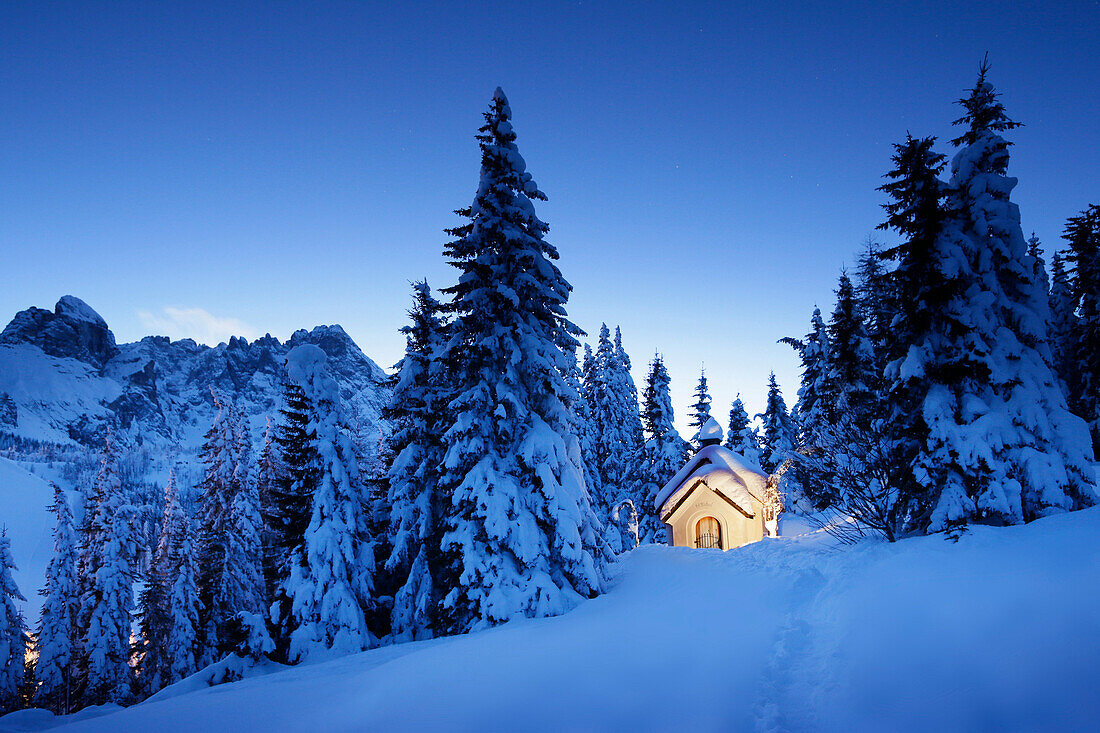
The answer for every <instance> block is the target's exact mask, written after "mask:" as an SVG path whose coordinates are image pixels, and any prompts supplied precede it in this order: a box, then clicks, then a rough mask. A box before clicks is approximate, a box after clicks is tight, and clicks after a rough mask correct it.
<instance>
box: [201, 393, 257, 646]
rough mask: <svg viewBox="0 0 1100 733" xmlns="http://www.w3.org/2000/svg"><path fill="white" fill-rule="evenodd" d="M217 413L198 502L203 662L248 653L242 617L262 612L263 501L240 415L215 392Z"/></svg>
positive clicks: (209, 436) (204, 455) (204, 454)
mask: <svg viewBox="0 0 1100 733" xmlns="http://www.w3.org/2000/svg"><path fill="white" fill-rule="evenodd" d="M211 394H212V395H213V398H214V405H215V407H216V408H217V410H218V412H217V415H216V416H215V418H214V423H213V425H212V426H211V427H210V430H208V431H207V433H206V441H205V442H204V443H203V448H202V455H201V457H202V461H203V463H204V464H205V465H206V470H205V473H204V476H203V481H202V484H201V485H200V489H201V496H200V498H199V531H198V547H199V551H198V557H199V578H198V584H199V593H200V600H201V602H202V629H201V635H202V647H203V653H204V657H203V659H202V664H203V665H205V664H209V663H210V662H213V661H216V660H217V659H219V658H221V657H222V656H224V655H225V654H227V653H229V652H234V651H245V650H243V649H242V648H241V645H242V644H243V643H244V642H245V641H246V640H247V639H246V637H247V634H246V633H245V632H244V630H243V629H242V626H241V618H240V617H241V614H248V615H249V616H254V615H257V614H263V613H264V610H265V606H266V602H265V596H266V593H265V587H264V582H263V570H262V565H261V562H262V549H261V539H260V532H261V527H262V522H261V519H260V514H259V498H258V496H257V495H256V487H255V485H254V484H253V483H252V482H251V481H249V476H248V474H249V467H248V466H249V460H250V456H249V447H248V440H247V437H246V434H245V433H244V430H245V428H244V426H243V425H242V420H241V416H240V415H239V413H237V412H236V410H235V409H234V408H233V406H232V405H231V404H230V403H229V402H228V401H227V400H226V399H225V398H224V397H223V396H221V395H219V394H217V393H216V392H214V391H213V390H212V391H211Z"/></svg>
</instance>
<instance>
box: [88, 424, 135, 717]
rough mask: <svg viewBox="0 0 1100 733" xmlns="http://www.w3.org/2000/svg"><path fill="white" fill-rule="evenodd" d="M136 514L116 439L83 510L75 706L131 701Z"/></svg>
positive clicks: (110, 443)
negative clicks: (121, 473) (119, 457)
mask: <svg viewBox="0 0 1100 733" xmlns="http://www.w3.org/2000/svg"><path fill="white" fill-rule="evenodd" d="M135 514H136V510H135V508H134V506H133V505H132V504H131V503H130V501H129V492H128V491H127V490H126V488H125V487H124V486H123V484H122V479H121V477H120V472H119V462H118V454H117V452H116V447H115V442H114V436H112V435H108V436H107V438H106V439H105V441H104V447H103V452H102V454H101V455H100V461H99V470H98V472H97V474H96V478H95V485H94V488H93V493H92V496H91V501H90V502H89V503H87V504H86V505H85V507H84V517H85V518H84V521H83V522H82V524H81V538H80V542H81V544H80V556H79V560H78V563H79V564H78V567H79V569H80V574H81V579H82V580H83V582H84V588H83V594H82V596H81V599H80V616H79V626H80V629H81V631H82V632H83V638H82V639H81V644H80V661H79V664H78V670H79V676H80V678H79V680H78V683H79V684H78V690H79V694H78V695H77V696H76V697H77V698H78V700H79V703H78V704H77V705H76V706H77V707H83V706H85V705H101V704H103V703H106V702H113V703H118V704H122V703H125V702H126V701H128V700H129V699H130V696H131V681H132V670H131V668H130V662H129V660H130V651H131V647H130V630H131V623H132V611H133V605H134V598H133V584H134V576H135V566H136V562H137V541H136V538H135V536H134V517H135Z"/></svg>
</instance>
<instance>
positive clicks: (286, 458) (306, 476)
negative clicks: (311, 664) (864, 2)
mask: <svg viewBox="0 0 1100 733" xmlns="http://www.w3.org/2000/svg"><path fill="white" fill-rule="evenodd" d="M313 410H314V407H313V403H312V402H311V400H310V398H309V397H308V396H307V395H306V393H305V392H304V391H303V389H302V387H300V386H299V385H298V384H295V383H294V382H293V381H291V380H290V379H289V378H286V379H285V380H284V383H283V400H282V406H281V407H280V410H279V420H278V422H277V423H276V425H275V444H276V446H277V449H278V457H279V470H278V471H277V473H276V480H275V483H274V485H273V486H272V487H271V501H270V504H269V505H268V506H267V508H266V511H267V512H268V514H267V515H266V516H265V524H266V526H267V527H268V530H269V532H270V535H271V537H272V539H273V545H272V550H271V552H272V559H273V562H272V567H271V572H272V573H273V577H272V578H271V580H270V585H271V587H272V590H273V593H274V595H273V599H272V601H273V602H272V606H271V610H270V614H271V622H272V626H273V628H274V635H275V639H274V641H275V656H276V658H278V659H280V660H283V661H285V660H287V658H288V654H289V650H290V637H291V634H293V632H294V628H295V620H294V618H295V617H294V615H293V614H292V613H291V599H290V598H289V596H287V595H286V592H285V588H286V580H287V578H288V577H289V576H290V563H291V560H292V559H294V558H296V557H298V556H299V553H300V550H301V547H302V546H303V544H304V543H305V534H306V528H307V527H308V526H309V520H310V511H311V509H310V508H311V501H312V496H313V492H314V490H315V489H316V487H317V480H318V466H319V463H320V461H319V459H318V457H317V454H316V451H315V450H314V444H313V438H314V437H315V436H314V434H313V432H312V430H311V428H310V420H311V419H312V418H311V415H312V414H313Z"/></svg>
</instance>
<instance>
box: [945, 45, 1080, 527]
mask: <svg viewBox="0 0 1100 733" xmlns="http://www.w3.org/2000/svg"><path fill="white" fill-rule="evenodd" d="M987 71H988V65H987V64H985V63H983V65H982V68H981V70H980V71H979V74H978V80H977V82H976V83H975V85H974V88H973V89H972V90H971V92H970V93H969V95H968V96H967V97H966V98H964V99H962V100H960V102H959V103H960V104H961V105H962V106H963V108H964V110H965V114H964V115H963V117H961V118H960V119H959V120H957V121H956V124H959V125H962V126H963V127H964V132H963V134H962V135H960V136H959V137H958V138H956V139H955V140H954V141H953V143H954V144H955V145H956V146H959V147H960V149H959V151H958V153H957V154H956V155H955V157H954V159H953V161H952V165H951V173H952V175H951V180H950V183H949V186H948V198H947V209H948V211H949V212H950V214H949V215H948V217H947V220H946V223H945V227H944V231H943V233H942V235H941V236H943V237H945V238H950V239H954V240H955V241H957V242H959V246H960V247H961V248H962V249H963V251H964V252H965V253H966V254H967V255H968V260H969V263H970V266H971V268H972V270H973V280H972V281H971V283H970V284H971V290H970V291H968V292H967V293H966V296H965V297H966V300H965V301H964V308H965V309H966V311H967V313H966V315H967V316H969V318H970V319H971V321H972V324H973V330H972V331H971V334H970V335H971V339H970V344H968V345H970V346H972V347H973V348H971V349H970V350H969V351H970V354H969V358H970V359H971V360H973V361H974V362H976V364H975V366H976V367H977V374H976V377H977V380H975V381H976V382H978V383H976V384H974V385H973V387H974V388H973V389H972V390H969V391H970V394H972V395H974V396H975V397H977V400H978V401H975V400H974V399H968V398H966V397H963V398H962V399H959V400H958V401H957V402H954V403H953V404H952V403H951V402H950V401H948V402H945V401H942V400H941V401H939V403H938V404H929V403H928V402H927V401H926V403H925V413H926V415H927V414H929V413H933V414H934V413H935V412H936V410H937V408H939V415H940V416H942V418H943V419H944V420H953V421H954V422H955V424H956V427H954V428H952V429H953V430H954V431H956V432H955V435H956V436H959V437H961V438H962V440H954V439H952V440H950V442H949V443H948V445H945V446H944V447H946V448H947V449H948V452H952V451H955V452H957V451H959V450H973V448H972V446H973V445H974V444H975V443H974V442H973V441H972V439H978V440H979V441H981V442H979V443H978V444H979V445H988V446H990V449H991V450H990V454H989V455H985V456H982V457H981V458H980V464H981V465H978V466H975V468H976V469H977V470H976V471H973V472H971V473H970V477H969V478H970V479H971V480H973V478H974V476H975V474H976V476H977V481H976V482H975V483H973V484H971V485H970V486H967V485H966V482H965V480H964V481H953V480H948V481H947V482H946V483H938V482H937V484H938V485H940V486H943V491H942V493H941V494H940V496H939V499H938V502H937V504H936V507H935V509H934V510H933V514H932V523H931V526H932V528H933V529H936V528H941V527H945V526H948V525H952V524H958V523H964V522H971V521H978V522H989V523H995V524H1001V523H1017V522H1022V521H1026V520H1030V519H1034V518H1035V517H1039V516H1043V515H1046V514H1049V513H1051V512H1056V511H1062V510H1067V509H1074V508H1079V507H1081V506H1084V505H1087V504H1091V503H1092V502H1091V496H1092V492H1091V490H1090V489H1089V484H1090V483H1091V481H1090V480H1088V479H1086V472H1087V471H1088V470H1089V467H1088V457H1089V456H1088V453H1089V446H1088V438H1087V435H1086V434H1085V433H1084V431H1083V430H1082V425H1081V424H1080V420H1079V419H1078V418H1077V417H1076V416H1074V415H1073V414H1071V413H1070V412H1069V411H1068V410H1067V408H1066V402H1065V398H1064V395H1063V394H1062V392H1061V389H1060V388H1059V387H1058V385H1057V382H1056V379H1055V377H1054V375H1053V373H1052V371H1051V369H1050V363H1051V356H1050V350H1049V346H1048V344H1047V320H1048V312H1049V305H1048V301H1047V292H1046V290H1045V288H1044V287H1043V286H1042V284H1041V283H1038V282H1036V278H1035V274H1034V273H1035V262H1034V261H1033V258H1032V257H1031V256H1029V255H1028V252H1027V243H1026V242H1025V241H1024V236H1023V231H1022V229H1021V227H1020V212H1019V208H1018V207H1017V206H1016V205H1015V204H1013V203H1012V202H1011V200H1010V198H1009V196H1010V193H1011V191H1012V189H1013V187H1014V186H1015V185H1016V179H1015V178H1010V177H1009V176H1008V174H1007V170H1008V162H1009V154H1008V148H1009V145H1010V143H1009V142H1008V141H1007V140H1005V139H1004V138H1003V137H1002V136H1001V133H1003V132H1007V131H1009V130H1012V129H1013V128H1015V127H1017V126H1018V124H1017V123H1016V122H1013V121H1012V120H1011V119H1009V117H1008V116H1007V114H1006V113H1005V110H1004V107H1003V105H1002V104H1001V102H1000V101H999V100H998V98H997V94H996V92H995V91H994V89H993V86H992V85H991V84H990V83H989V82H988V81H987V79H986V74H987ZM945 266H950V264H949V263H945ZM974 286H977V287H978V288H980V291H977V290H975V289H974ZM983 403H984V405H985V407H978V408H977V409H976V406H977V405H981V404H983ZM959 423H962V425H963V426H965V427H963V428H962V429H961V430H959V428H958V427H957V426H958V425H959ZM968 433H969V435H968ZM937 457H941V456H937ZM933 475H934V474H933Z"/></svg>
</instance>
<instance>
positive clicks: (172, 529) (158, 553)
mask: <svg viewBox="0 0 1100 733" xmlns="http://www.w3.org/2000/svg"><path fill="white" fill-rule="evenodd" d="M190 534H191V533H190V527H189V522H188V518H187V515H186V513H185V512H184V509H183V506H182V504H181V503H180V496H179V489H178V487H177V485H176V476H175V472H174V471H173V472H172V473H171V474H170V475H169V478H168V483H167V485H166V486H165V487H164V510H163V512H162V515H161V521H160V527H159V530H158V533H157V547H156V550H155V552H154V553H153V559H152V562H151V563H150V568H149V573H148V574H147V576H146V584H145V588H144V590H143V591H142V593H141V596H140V599H139V607H140V612H139V618H140V622H141V624H140V625H141V634H142V652H143V654H142V658H141V668H140V682H141V685H142V688H143V691H144V693H145V694H146V695H151V694H153V693H155V692H157V691H158V690H160V689H161V688H162V687H164V686H165V685H169V684H172V683H174V682H178V681H179V680H181V679H183V678H184V677H186V676H188V675H190V674H192V673H194V672H195V671H196V670H197V669H198V662H199V658H200V656H201V649H200V648H199V641H200V640H199V637H198V632H199V628H200V627H199V624H200V619H199V609H200V601H199V596H198V586H197V580H196V575H197V568H196V563H195V560H196V559H195V552H194V548H193V547H192V545H191V537H190Z"/></svg>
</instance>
